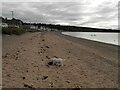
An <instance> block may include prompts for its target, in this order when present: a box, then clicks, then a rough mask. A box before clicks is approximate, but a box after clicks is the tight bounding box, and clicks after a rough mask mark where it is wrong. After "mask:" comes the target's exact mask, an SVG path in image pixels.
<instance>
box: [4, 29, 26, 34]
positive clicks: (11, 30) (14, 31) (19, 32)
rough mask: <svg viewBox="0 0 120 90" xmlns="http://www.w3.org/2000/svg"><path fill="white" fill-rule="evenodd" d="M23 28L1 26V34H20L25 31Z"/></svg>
mask: <svg viewBox="0 0 120 90" xmlns="http://www.w3.org/2000/svg"><path fill="white" fill-rule="evenodd" d="M25 32H26V30H25V29H20V28H2V34H8V35H12V34H15V35H21V34H23V33H25Z"/></svg>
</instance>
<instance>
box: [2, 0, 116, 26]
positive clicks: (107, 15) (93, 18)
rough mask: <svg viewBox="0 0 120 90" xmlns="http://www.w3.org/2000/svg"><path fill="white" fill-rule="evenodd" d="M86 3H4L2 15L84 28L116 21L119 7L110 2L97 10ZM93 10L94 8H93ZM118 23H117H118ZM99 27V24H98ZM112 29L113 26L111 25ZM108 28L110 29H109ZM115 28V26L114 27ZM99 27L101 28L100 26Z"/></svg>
mask: <svg viewBox="0 0 120 90" xmlns="http://www.w3.org/2000/svg"><path fill="white" fill-rule="evenodd" d="M87 6H89V3H86V2H82V1H81V2H79V3H78V2H24V3H22V2H21V3H17V2H16V3H15V2H11V3H10V2H9V3H8V2H4V3H2V15H3V16H4V17H8V18H11V12H10V11H12V10H13V11H14V14H15V17H16V18H19V19H21V20H23V21H24V22H41V23H52V24H56V23H68V24H69V25H75V26H82V25H88V24H91V27H92V24H93V25H94V24H95V23H101V22H106V20H107V21H108V23H109V21H111V22H112V20H115V18H116V16H115V15H116V14H117V7H116V4H115V3H112V2H110V1H108V2H104V3H102V5H99V6H95V7H94V9H95V10H91V9H89V8H87ZM92 8H93V7H92ZM86 10H87V11H86ZM85 11H86V12H85ZM84 20H85V21H84ZM116 22H117V21H116ZM98 25H99V24H98ZM109 26H110V28H111V25H109ZM109 26H108V27H109ZM112 26H115V25H112ZM98 27H99V26H98Z"/></svg>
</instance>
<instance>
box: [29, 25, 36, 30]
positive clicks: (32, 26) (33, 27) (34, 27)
mask: <svg viewBox="0 0 120 90" xmlns="http://www.w3.org/2000/svg"><path fill="white" fill-rule="evenodd" d="M30 29H38V26H34V25H31V26H30Z"/></svg>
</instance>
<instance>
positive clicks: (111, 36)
mask: <svg viewBox="0 0 120 90" xmlns="http://www.w3.org/2000/svg"><path fill="white" fill-rule="evenodd" d="M62 34H64V35H69V36H73V37H78V38H84V39H89V40H94V41H99V42H104V43H109V44H114V45H120V44H119V43H118V34H119V33H105V32H103V33H102V32H62Z"/></svg>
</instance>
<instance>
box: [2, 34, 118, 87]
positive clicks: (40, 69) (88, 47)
mask: <svg viewBox="0 0 120 90" xmlns="http://www.w3.org/2000/svg"><path fill="white" fill-rule="evenodd" d="M2 51H3V56H2V57H3V62H2V63H3V68H2V70H3V88H117V87H118V46H115V45H109V44H104V43H99V42H94V41H89V40H84V39H78V38H74V37H70V36H65V35H62V34H60V33H55V32H35V33H26V34H23V35H21V36H15V35H14V36H8V35H3V49H2ZM53 57H60V58H63V59H65V60H64V62H63V66H61V67H56V66H48V62H49V59H50V58H53Z"/></svg>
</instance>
